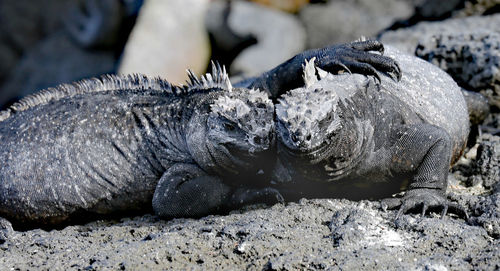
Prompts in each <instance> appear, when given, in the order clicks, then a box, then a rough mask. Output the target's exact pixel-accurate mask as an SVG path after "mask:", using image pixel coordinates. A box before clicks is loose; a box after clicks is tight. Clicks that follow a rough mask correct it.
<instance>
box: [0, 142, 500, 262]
mask: <svg viewBox="0 0 500 271" xmlns="http://www.w3.org/2000/svg"><path fill="white" fill-rule="evenodd" d="M480 144H483V145H484V146H490V147H483V149H488V150H490V151H486V152H485V154H482V152H481V151H479V152H478V154H477V156H476V157H477V158H476V157H472V158H469V159H466V158H464V160H465V161H462V162H461V163H460V165H459V166H457V167H459V168H460V169H461V170H458V169H457V167H456V168H455V171H454V174H453V176H450V179H453V180H454V182H450V186H449V187H448V190H449V191H450V192H451V193H450V194H451V196H452V197H453V198H455V199H457V200H459V201H461V202H463V203H464V205H465V206H468V207H469V210H470V215H471V219H470V221H469V222H466V221H464V220H462V219H459V218H456V217H447V218H445V219H444V220H440V219H439V214H438V213H436V214H435V215H433V216H431V217H424V218H422V217H420V215H414V214H410V215H404V216H403V217H402V218H401V219H399V220H398V221H396V222H394V216H395V211H387V212H385V211H383V210H381V208H380V204H379V203H378V202H372V201H361V202H352V201H347V200H339V199H314V200H301V201H300V202H299V203H290V204H287V205H286V206H285V205H282V204H277V205H274V206H272V207H270V208H260V207H262V206H260V207H259V206H254V207H252V208H248V209H247V210H242V211H237V212H233V213H231V214H229V215H225V216H208V217H205V218H201V219H174V220H170V221H162V220H159V219H157V218H156V217H154V216H151V215H144V216H140V217H134V218H124V219H121V220H119V221H113V220H109V221H97V222H93V223H89V224H86V225H74V226H68V227H66V228H64V229H60V230H52V231H49V232H47V231H43V230H31V231H26V232H16V233H15V234H14V235H13V236H12V238H11V239H10V240H8V241H6V242H5V243H3V244H0V266H1V267H2V268H5V269H10V268H13V269H15V268H18V269H20V270H26V269H51V270H68V269H86V270H100V269H108V268H109V269H122V270H124V269H125V270H126V269H155V270H159V269H195V270H198V269H200V270H215V269H217V270H234V269H247V270H297V269H314V270H316V269H328V268H333V269H334V270H336V269H351V270H352V269H359V268H362V269H384V270H395V269H396V270H415V269H417V270H471V269H476V270H495V269H498V268H500V235H499V224H500V217H499V215H498V214H499V213H500V187H499V186H500V182H499V180H498V179H496V180H494V177H492V176H491V169H495V168H496V169H498V168H500V163H499V162H500V159H499V156H500V153H499V152H498V150H499V149H500V137H495V136H491V135H483V137H482V139H481V141H480ZM491 150H493V151H491ZM483 156H484V157H486V158H483ZM488 157H489V159H487V158H488ZM466 171H468V172H471V174H473V175H474V176H475V177H474V178H479V179H481V181H480V182H478V183H477V184H476V185H473V186H464V185H463V184H464V183H466V182H467V181H466V180H467V178H469V177H470V176H469V177H467V176H466V175H467V174H466V173H465V172H466ZM483 173H484V175H483ZM492 178H493V179H492ZM488 180H489V181H488ZM490 181H491V182H492V183H491V184H489V187H495V188H494V189H486V188H485V186H483V183H488V182H490ZM256 207H259V208H256Z"/></svg>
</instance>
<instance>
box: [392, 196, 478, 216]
mask: <svg viewBox="0 0 500 271" xmlns="http://www.w3.org/2000/svg"><path fill="white" fill-rule="evenodd" d="M398 206H399V210H398V213H397V214H396V218H395V220H398V219H399V218H400V217H401V215H402V214H406V213H407V212H409V211H412V210H415V209H421V216H422V217H423V216H425V213H426V212H427V211H428V210H429V209H437V208H440V209H441V219H443V218H444V217H445V216H446V213H447V212H448V211H450V212H453V213H455V214H457V215H459V216H462V217H464V218H465V219H466V220H468V219H469V215H468V214H467V211H466V210H465V208H463V207H462V206H460V205H459V204H457V203H453V202H450V201H449V200H447V199H446V197H445V195H444V193H442V192H441V191H440V190H436V189H428V188H419V189H412V190H409V191H407V192H406V194H405V195H404V196H403V197H402V198H390V199H384V200H382V208H383V209H384V210H386V209H396V208H397V207H398Z"/></svg>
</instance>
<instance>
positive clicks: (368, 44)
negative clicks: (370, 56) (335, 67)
mask: <svg viewBox="0 0 500 271" xmlns="http://www.w3.org/2000/svg"><path fill="white" fill-rule="evenodd" d="M350 45H351V48H353V49H356V50H360V51H365V52H368V51H378V52H380V53H381V54H383V53H384V45H383V44H382V43H380V42H379V41H377V40H365V41H354V42H351V43H350Z"/></svg>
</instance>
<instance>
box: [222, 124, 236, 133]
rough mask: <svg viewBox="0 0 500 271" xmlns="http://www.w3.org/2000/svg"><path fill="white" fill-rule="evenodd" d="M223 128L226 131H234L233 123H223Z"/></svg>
mask: <svg viewBox="0 0 500 271" xmlns="http://www.w3.org/2000/svg"><path fill="white" fill-rule="evenodd" d="M224 129H225V130H226V131H234V129H235V128H234V125H232V124H230V123H224Z"/></svg>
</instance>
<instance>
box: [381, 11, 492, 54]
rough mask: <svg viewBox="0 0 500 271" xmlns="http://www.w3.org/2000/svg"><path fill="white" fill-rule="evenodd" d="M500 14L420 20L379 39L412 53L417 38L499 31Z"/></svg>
mask: <svg viewBox="0 0 500 271" xmlns="http://www.w3.org/2000/svg"><path fill="white" fill-rule="evenodd" d="M499 25H500V14H496V15H490V16H472V17H466V18H456V19H448V20H444V21H440V22H421V23H418V24H416V25H414V26H412V27H408V28H401V29H398V30H395V31H387V32H385V33H383V34H382V35H380V37H379V40H380V41H381V42H382V43H384V44H387V45H392V46H394V47H396V48H398V49H399V50H401V51H404V52H407V53H409V54H414V53H415V49H416V48H417V45H418V42H419V40H422V39H426V38H429V37H432V36H434V35H439V34H443V33H445V34H447V35H451V34H460V33H467V32H469V33H471V32H477V31H479V30H480V31H481V32H500V28H499V27H498V26H499Z"/></svg>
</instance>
